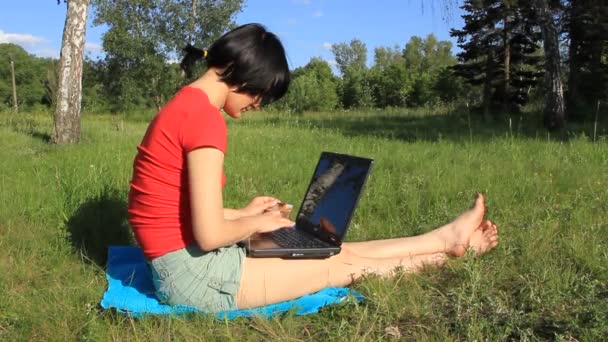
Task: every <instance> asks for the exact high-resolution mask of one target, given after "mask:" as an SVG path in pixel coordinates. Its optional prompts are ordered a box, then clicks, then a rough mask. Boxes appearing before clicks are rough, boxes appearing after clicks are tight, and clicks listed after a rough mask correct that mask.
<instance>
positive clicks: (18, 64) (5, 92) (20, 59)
mask: <svg viewBox="0 0 608 342" xmlns="http://www.w3.org/2000/svg"><path fill="white" fill-rule="evenodd" d="M10 59H12V60H13V64H14V69H15V84H16V87H17V88H18V89H17V91H18V103H17V105H18V106H19V108H20V109H21V110H23V109H25V110H27V109H28V108H31V107H32V106H35V105H39V104H47V103H48V99H47V98H46V93H45V89H44V84H45V70H46V68H47V67H48V66H49V65H50V63H51V62H50V60H48V59H44V58H38V57H35V56H33V55H30V54H28V53H27V52H26V51H25V50H24V49H23V48H22V47H20V46H18V45H15V44H0V62H1V64H0V108H2V107H4V106H6V107H9V106H10V107H15V103H14V99H13V89H12V88H13V87H12V84H11V83H12V75H11V66H10V64H9V60H10Z"/></svg>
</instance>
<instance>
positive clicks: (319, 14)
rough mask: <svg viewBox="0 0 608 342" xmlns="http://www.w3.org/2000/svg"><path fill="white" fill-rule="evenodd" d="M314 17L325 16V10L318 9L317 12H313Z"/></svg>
mask: <svg viewBox="0 0 608 342" xmlns="http://www.w3.org/2000/svg"><path fill="white" fill-rule="evenodd" d="M312 16H313V17H315V18H319V17H322V16H323V12H322V11H316V12H315V13H313V14H312Z"/></svg>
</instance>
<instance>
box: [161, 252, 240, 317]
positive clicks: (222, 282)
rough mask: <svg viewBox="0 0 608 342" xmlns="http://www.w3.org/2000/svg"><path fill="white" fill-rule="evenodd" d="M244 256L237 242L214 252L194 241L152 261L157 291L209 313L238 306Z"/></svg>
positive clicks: (163, 297) (173, 302)
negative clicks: (194, 243) (206, 249)
mask: <svg viewBox="0 0 608 342" xmlns="http://www.w3.org/2000/svg"><path fill="white" fill-rule="evenodd" d="M244 258H245V249H244V248H242V247H239V246H236V245H234V246H229V247H222V248H218V249H216V250H213V251H210V252H204V251H202V250H201V249H200V248H198V246H196V245H190V246H188V247H185V248H182V249H179V250H177V251H173V252H169V253H167V254H165V255H162V256H160V257H157V258H155V259H153V260H152V261H151V262H150V265H151V269H152V277H153V281H154V287H155V288H156V295H157V296H158V298H159V299H160V300H161V301H162V302H164V303H167V304H170V305H188V306H192V307H195V308H197V309H200V310H202V311H205V312H209V313H215V312H220V311H228V310H235V309H237V306H236V294H237V292H238V290H239V286H240V281H241V270H242V267H243V260H244Z"/></svg>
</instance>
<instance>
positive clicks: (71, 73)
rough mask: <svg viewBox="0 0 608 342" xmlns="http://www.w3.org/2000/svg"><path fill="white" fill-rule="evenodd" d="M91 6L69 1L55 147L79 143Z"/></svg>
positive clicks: (83, 0)
mask: <svg viewBox="0 0 608 342" xmlns="http://www.w3.org/2000/svg"><path fill="white" fill-rule="evenodd" d="M58 3H59V1H58ZM89 3H90V0H67V7H68V9H67V14H66V18H65V25H64V27H63V39H62V41H61V55H60V58H59V78H58V88H57V100H56V108H55V131H54V133H53V142H54V143H56V144H66V143H75V142H78V141H79V140H80V105H81V96H82V94H81V92H82V62H83V57H84V43H85V36H86V23H87V14H88V10H89Z"/></svg>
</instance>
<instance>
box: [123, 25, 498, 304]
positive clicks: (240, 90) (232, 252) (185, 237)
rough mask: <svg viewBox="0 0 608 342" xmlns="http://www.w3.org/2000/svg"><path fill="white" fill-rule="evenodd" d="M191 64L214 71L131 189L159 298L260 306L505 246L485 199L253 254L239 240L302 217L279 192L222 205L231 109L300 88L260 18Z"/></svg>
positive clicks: (132, 213) (150, 135) (173, 103)
mask: <svg viewBox="0 0 608 342" xmlns="http://www.w3.org/2000/svg"><path fill="white" fill-rule="evenodd" d="M186 52H187V54H186V56H185V57H184V60H183V61H182V67H184V68H185V70H186V72H189V70H190V67H191V66H192V64H193V62H195V61H196V60H197V59H201V60H202V59H206V63H207V67H208V68H207V70H206V71H205V72H204V73H203V74H202V75H201V76H200V78H198V79H197V80H196V81H194V82H193V83H191V84H190V85H188V86H185V87H183V88H182V89H181V90H179V92H178V93H177V94H176V95H175V97H174V98H173V99H172V100H170V101H169V102H168V103H167V104H166V105H165V106H164V107H163V108H162V110H161V111H160V112H159V113H158V114H157V115H156V117H155V118H154V120H153V121H152V122H151V123H150V126H149V127H148V130H147V132H146V134H145V136H144V138H143V140H142V142H141V144H140V145H139V146H138V153H137V155H136V157H135V161H134V165H133V177H132V180H131V187H130V192H129V222H130V224H131V226H132V228H133V230H134V232H135V236H136V238H137V240H138V242H139V244H140V245H141V247H142V248H143V250H144V253H145V255H146V257H147V259H148V261H149V263H150V265H151V268H152V271H153V275H154V284H155V286H156V290H157V295H158V296H159V298H160V299H161V300H163V301H165V302H167V303H169V304H182V305H189V306H194V307H197V308H200V309H202V310H205V311H207V312H218V311H224V310H233V309H242V308H252V307H258V306H263V305H266V304H272V303H277V302H281V301H285V300H289V299H294V298H297V297H300V296H302V295H305V294H308V293H312V292H315V291H318V290H321V289H322V288H325V287H328V286H346V285H349V284H351V283H352V282H353V281H354V280H356V279H358V278H360V277H361V276H362V275H364V274H366V273H369V272H374V273H377V274H380V275H383V276H391V275H392V274H394V270H395V269H396V268H397V267H401V268H402V269H405V270H406V271H409V272H416V271H417V270H419V269H421V267H422V266H424V265H427V264H432V265H440V264H442V263H444V262H445V261H446V260H447V258H448V256H450V255H451V256H462V255H464V254H465V252H466V250H467V249H469V248H471V249H473V250H474V251H475V253H477V254H478V255H480V254H483V253H485V252H487V251H489V250H490V249H492V248H493V247H495V246H496V244H497V239H498V237H497V236H498V233H497V228H496V226H495V225H494V224H493V223H492V222H490V221H487V220H485V219H484V214H485V206H484V198H483V196H482V195H478V196H477V198H476V200H475V203H474V205H473V207H472V209H470V210H468V211H466V212H464V213H463V214H461V215H460V216H459V217H457V218H456V219H455V220H454V221H453V222H451V223H449V224H447V225H445V226H443V227H440V228H438V229H435V230H433V231H431V232H428V233H426V234H423V235H420V236H415V237H404V238H395V239H388V240H377V241H367V242H348V243H344V244H343V245H342V251H341V252H340V253H339V254H338V255H335V256H332V257H329V258H327V259H298V260H288V259H280V258H250V257H247V256H246V254H245V250H244V249H243V248H242V247H240V246H239V245H237V243H238V242H239V241H242V240H245V239H247V238H249V237H250V236H252V235H253V234H259V233H266V232H271V231H273V230H277V229H279V228H281V227H287V226H293V225H294V222H292V221H291V220H289V219H288V218H284V217H283V216H282V215H281V213H280V212H279V211H277V210H269V209H270V208H273V207H275V206H276V205H277V203H279V200H278V199H276V198H273V197H264V196H262V197H256V198H254V199H253V200H252V201H251V203H249V204H248V205H247V206H246V207H244V208H242V209H226V208H224V207H223V199H222V187H223V186H224V183H225V181H226V180H225V176H224V173H223V164H224V156H225V154H226V145H227V132H226V123H225V121H224V118H223V116H222V113H221V110H223V111H224V112H225V113H226V114H227V115H228V116H230V117H232V118H235V119H237V118H239V117H240V116H241V114H242V113H244V112H246V111H248V110H251V109H258V108H259V107H260V105H261V104H262V103H270V102H272V101H275V100H277V99H279V98H281V97H282V96H283V95H284V94H285V93H286V91H287V88H288V85H289V80H290V76H289V69H288V65H287V60H286V57H285V51H284V49H283V46H282V44H281V42H280V41H279V39H278V38H277V37H276V35H274V34H272V33H271V32H268V31H266V30H265V28H264V27H263V26H261V25H258V24H249V25H244V26H241V27H238V28H236V29H234V30H232V31H230V32H228V33H226V34H225V35H223V36H222V37H221V38H220V39H219V40H217V41H216V42H215V43H213V44H212V45H211V47H210V48H209V50H208V51H202V50H198V49H196V48H193V47H191V46H188V48H186Z"/></svg>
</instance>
